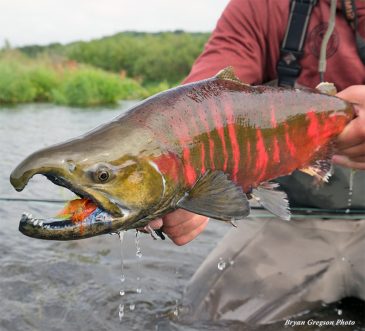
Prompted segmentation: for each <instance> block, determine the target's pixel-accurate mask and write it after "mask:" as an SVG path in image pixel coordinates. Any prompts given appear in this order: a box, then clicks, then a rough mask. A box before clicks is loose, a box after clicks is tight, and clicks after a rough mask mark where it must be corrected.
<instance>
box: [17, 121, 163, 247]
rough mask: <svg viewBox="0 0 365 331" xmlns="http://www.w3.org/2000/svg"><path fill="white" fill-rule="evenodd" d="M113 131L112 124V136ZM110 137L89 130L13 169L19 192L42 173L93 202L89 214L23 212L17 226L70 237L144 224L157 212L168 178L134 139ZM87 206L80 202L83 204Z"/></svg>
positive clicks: (33, 234)
mask: <svg viewBox="0 0 365 331" xmlns="http://www.w3.org/2000/svg"><path fill="white" fill-rule="evenodd" d="M110 131H112V128H111V129H110V130H109V131H108V135H110ZM136 131H138V130H136ZM141 136H143V133H142V132H140V133H139V138H141ZM142 138H143V137H142ZM111 140H113V139H108V136H105V132H104V135H100V134H91V135H88V136H86V137H84V138H78V139H75V140H72V141H69V142H66V143H63V144H59V145H55V146H51V147H49V148H45V149H43V150H40V151H38V152H35V153H33V154H32V155H30V156H29V157H27V158H26V159H25V160H24V161H23V162H21V163H20V164H19V165H18V166H17V167H16V168H15V169H14V171H13V172H12V173H11V176H10V181H11V184H12V185H13V186H14V188H15V189H16V190H17V191H21V190H23V189H24V187H25V186H26V185H27V183H28V182H29V180H30V179H31V178H32V177H33V176H34V175H36V174H41V175H44V176H46V177H47V178H48V179H49V180H50V181H52V182H53V183H54V184H56V185H59V186H63V187H66V188H67V189H69V190H71V191H72V192H74V193H75V194H76V195H78V196H79V197H80V198H81V199H83V200H85V201H87V202H88V203H87V204H85V206H86V205H88V207H90V206H92V205H93V206H94V207H95V208H93V209H92V208H91V209H92V210H91V209H90V208H89V209H88V210H89V211H90V213H88V212H86V211H84V213H82V212H81V214H80V212H78V213H73V212H72V213H69V215H68V214H67V213H66V216H65V215H59V216H58V217H54V218H44V219H35V218H33V217H31V216H30V215H29V214H26V213H25V214H23V216H22V219H21V222H20V227H19V228H20V231H21V232H22V233H24V234H26V235H28V236H31V237H36V238H41V239H55V240H71V239H81V238H87V237H92V236H96V235H99V234H103V233H111V232H118V231H121V230H127V229H130V228H136V227H139V226H140V225H143V219H144V218H145V217H146V216H148V215H151V214H153V209H154V208H155V207H156V206H157V205H158V204H159V202H160V201H161V199H162V197H163V195H164V192H165V179H164V177H163V175H162V174H161V172H160V171H159V169H158V168H157V167H156V166H155V164H154V163H153V162H152V161H150V158H149V157H147V156H146V155H140V154H141V153H136V150H137V151H138V150H140V149H139V148H137V147H138V146H136V144H135V143H133V142H132V140H133V139H132V140H131V141H128V143H125V144H120V143H119V144H118V143H117V142H116V141H115V139H114V140H113V142H111ZM139 147H140V146H139ZM142 154H143V153H142ZM85 206H83V205H82V204H81V205H80V206H79V209H81V211H82V209H83V208H86V207H85ZM85 210H86V209H85ZM70 215H71V216H70ZM75 215H79V216H77V217H76V216H75ZM80 215H81V217H80ZM82 215H83V216H82ZM68 216H70V217H68Z"/></svg>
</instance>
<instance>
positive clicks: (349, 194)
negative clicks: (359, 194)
mask: <svg viewBox="0 0 365 331" xmlns="http://www.w3.org/2000/svg"><path fill="white" fill-rule="evenodd" d="M355 172H356V170H355V169H351V171H350V176H349V191H348V193H347V196H348V199H347V208H346V210H345V213H346V214H349V213H350V211H351V206H352V194H353V192H354V175H355Z"/></svg>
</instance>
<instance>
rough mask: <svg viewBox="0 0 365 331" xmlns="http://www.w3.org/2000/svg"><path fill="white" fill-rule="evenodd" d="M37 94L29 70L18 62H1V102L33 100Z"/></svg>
mask: <svg viewBox="0 0 365 331" xmlns="http://www.w3.org/2000/svg"><path fill="white" fill-rule="evenodd" d="M36 94H37V90H36V88H35V87H34V86H33V84H32V82H31V80H30V78H29V74H28V70H27V69H26V67H25V66H22V65H21V64H18V63H13V62H8V61H3V62H0V103H19V102H30V101H33V100H34V98H35V96H36Z"/></svg>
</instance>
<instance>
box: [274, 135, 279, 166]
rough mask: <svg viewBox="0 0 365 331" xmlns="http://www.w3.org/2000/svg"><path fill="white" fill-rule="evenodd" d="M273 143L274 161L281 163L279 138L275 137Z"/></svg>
mask: <svg viewBox="0 0 365 331" xmlns="http://www.w3.org/2000/svg"><path fill="white" fill-rule="evenodd" d="M273 139H274V141H273V161H274V162H276V163H279V162H280V149H279V142H278V138H277V137H276V136H274V138H273Z"/></svg>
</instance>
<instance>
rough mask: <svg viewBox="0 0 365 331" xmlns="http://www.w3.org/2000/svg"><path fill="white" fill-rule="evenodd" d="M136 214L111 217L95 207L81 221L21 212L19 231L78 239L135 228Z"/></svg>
mask: <svg viewBox="0 0 365 331" xmlns="http://www.w3.org/2000/svg"><path fill="white" fill-rule="evenodd" d="M136 220H138V215H137V214H135V213H131V214H129V215H124V216H123V217H113V216H112V215H111V214H109V213H108V212H106V211H104V210H102V209H100V208H97V209H96V210H95V211H94V212H92V213H91V214H90V215H88V216H87V217H86V218H85V219H84V220H82V221H77V222H75V221H73V220H71V219H70V218H67V219H60V218H45V219H38V218H34V217H33V216H32V215H31V214H29V213H23V215H22V217H21V220H20V223H19V231H20V232H21V233H23V234H24V235H26V236H28V237H32V238H37V239H46V240H61V241H62V240H78V239H85V238H90V237H95V236H98V235H101V234H107V233H116V232H119V231H122V230H128V229H131V228H135V225H136V224H139V223H136Z"/></svg>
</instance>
